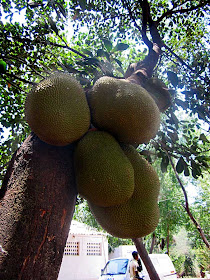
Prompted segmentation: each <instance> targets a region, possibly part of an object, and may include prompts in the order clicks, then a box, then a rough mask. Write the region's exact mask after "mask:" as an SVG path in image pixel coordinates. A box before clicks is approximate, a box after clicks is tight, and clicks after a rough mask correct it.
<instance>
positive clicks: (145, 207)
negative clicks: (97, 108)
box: [89, 145, 160, 238]
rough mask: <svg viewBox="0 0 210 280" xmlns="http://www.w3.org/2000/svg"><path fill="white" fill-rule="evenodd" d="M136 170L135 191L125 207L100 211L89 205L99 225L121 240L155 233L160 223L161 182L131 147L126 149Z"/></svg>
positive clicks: (117, 206) (119, 205) (150, 167)
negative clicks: (159, 198) (159, 199)
mask: <svg viewBox="0 0 210 280" xmlns="http://www.w3.org/2000/svg"><path fill="white" fill-rule="evenodd" d="M122 150H123V151H124V153H125V155H126V156H127V158H128V159H129V160H130V162H131V164H132V166H133V169H134V184H135V186H134V191H133V194H132V196H131V197H130V198H129V199H128V200H127V201H126V202H124V203H121V204H118V205H115V206H111V207H101V206H98V205H96V204H94V203H92V202H90V201H89V206H90V209H91V211H92V212H93V214H94V216H95V218H96V220H97V221H98V223H99V224H100V225H101V226H102V227H103V228H104V229H105V230H106V231H107V232H109V233H110V234H112V235H113V236H116V237H120V238H138V237H142V236H145V235H148V234H149V233H151V232H153V231H154V230H155V228H156V227H157V225H158V221H159V208H158V194H159V189H160V184H159V178H158V175H157V173H156V172H155V170H154V169H153V167H152V166H151V165H150V164H149V163H148V162H147V161H146V160H145V159H144V158H143V157H142V156H140V155H139V153H138V152H137V151H136V150H135V148H134V147H133V146H131V145H128V146H123V147H122Z"/></svg>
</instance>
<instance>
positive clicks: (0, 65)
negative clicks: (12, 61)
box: [0, 59, 7, 74]
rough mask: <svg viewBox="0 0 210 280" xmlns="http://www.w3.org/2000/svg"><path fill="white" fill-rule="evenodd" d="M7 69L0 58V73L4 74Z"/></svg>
mask: <svg viewBox="0 0 210 280" xmlns="http://www.w3.org/2000/svg"><path fill="white" fill-rule="evenodd" d="M6 70H7V64H6V62H5V61H4V60H2V59H1V60H0V73H2V74H4V73H6Z"/></svg>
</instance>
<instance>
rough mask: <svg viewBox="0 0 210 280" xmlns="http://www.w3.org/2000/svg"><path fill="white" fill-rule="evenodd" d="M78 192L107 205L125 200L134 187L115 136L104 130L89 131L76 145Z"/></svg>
mask: <svg viewBox="0 0 210 280" xmlns="http://www.w3.org/2000/svg"><path fill="white" fill-rule="evenodd" d="M74 159H75V160H74V163H75V174H76V183H77V190H78V193H79V194H80V195H81V196H82V197H84V198H86V199H87V200H89V201H91V202H92V203H94V204H96V205H99V206H103V207H108V206H113V205H117V204H121V203H123V202H125V201H127V200H128V199H129V198H130V197H131V196H132V194H133V191H134V170H133V167H132V165H131V163H130V161H129V160H128V158H127V157H126V155H125V154H124V152H123V150H122V149H121V147H120V145H119V143H118V142H117V141H116V139H115V138H114V137H113V136H112V135H110V134H109V133H107V132H104V131H90V132H88V133H87V134H86V135H85V136H84V137H83V138H82V139H81V140H80V141H79V142H78V144H77V147H76V149H75V157H74Z"/></svg>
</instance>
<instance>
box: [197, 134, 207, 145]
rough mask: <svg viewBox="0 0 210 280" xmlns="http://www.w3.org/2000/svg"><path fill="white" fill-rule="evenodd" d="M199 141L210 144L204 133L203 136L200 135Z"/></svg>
mask: <svg viewBox="0 0 210 280" xmlns="http://www.w3.org/2000/svg"><path fill="white" fill-rule="evenodd" d="M199 140H201V141H203V143H205V142H206V143H209V140H208V139H207V137H206V135H205V134H204V133H202V134H201V135H200V138H199Z"/></svg>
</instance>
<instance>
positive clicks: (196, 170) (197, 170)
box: [191, 160, 201, 179]
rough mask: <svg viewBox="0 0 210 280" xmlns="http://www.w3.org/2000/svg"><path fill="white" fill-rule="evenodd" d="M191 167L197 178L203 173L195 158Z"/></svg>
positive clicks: (193, 174)
mask: <svg viewBox="0 0 210 280" xmlns="http://www.w3.org/2000/svg"><path fill="white" fill-rule="evenodd" d="M191 167H192V176H193V177H194V178H195V179H197V178H198V177H199V176H200V175H201V169H200V167H199V165H198V164H197V163H196V162H195V161H194V160H192V161H191Z"/></svg>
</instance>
